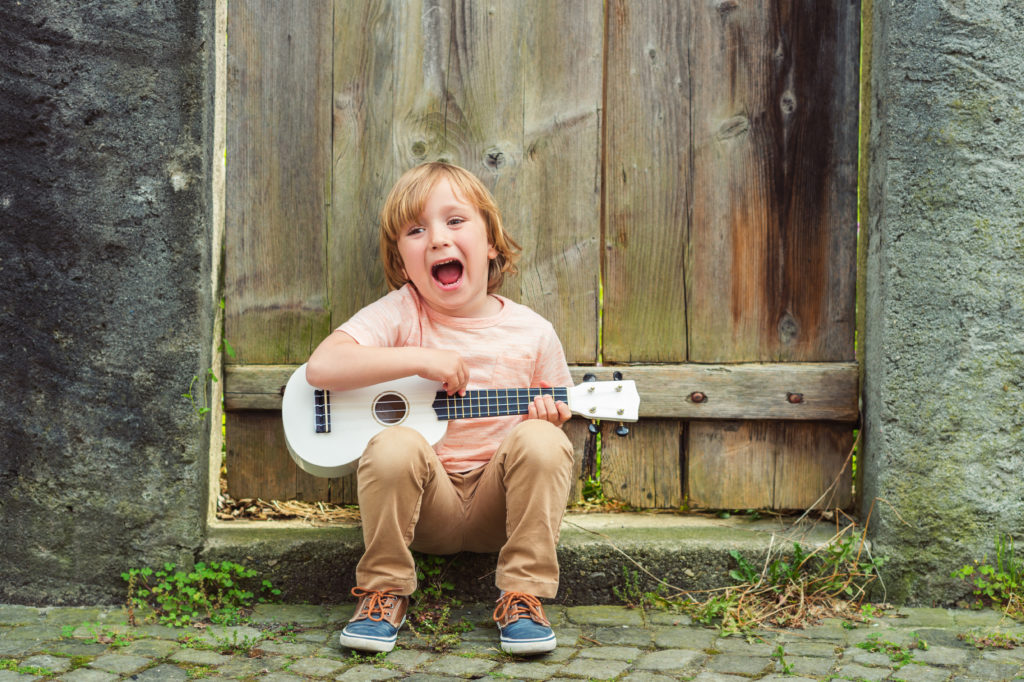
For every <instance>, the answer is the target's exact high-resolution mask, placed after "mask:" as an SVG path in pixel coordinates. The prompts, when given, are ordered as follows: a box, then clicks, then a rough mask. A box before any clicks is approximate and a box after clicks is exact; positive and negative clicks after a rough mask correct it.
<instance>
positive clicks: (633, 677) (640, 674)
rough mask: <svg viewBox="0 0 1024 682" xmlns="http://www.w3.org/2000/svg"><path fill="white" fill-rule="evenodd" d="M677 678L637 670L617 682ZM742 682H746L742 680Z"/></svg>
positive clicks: (665, 681)
mask: <svg viewBox="0 0 1024 682" xmlns="http://www.w3.org/2000/svg"><path fill="white" fill-rule="evenodd" d="M677 679H678V678H676V677H674V676H672V677H670V676H668V675H659V674H658V673H652V672H648V671H646V670H637V671H636V672H632V673H629V674H628V675H626V676H625V677H620V678H619V682H675V680H677ZM743 682H747V681H746V680H743Z"/></svg>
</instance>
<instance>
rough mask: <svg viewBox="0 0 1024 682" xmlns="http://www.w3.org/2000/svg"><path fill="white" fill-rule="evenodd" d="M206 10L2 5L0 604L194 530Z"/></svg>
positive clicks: (95, 585) (101, 583)
mask: <svg viewBox="0 0 1024 682" xmlns="http://www.w3.org/2000/svg"><path fill="white" fill-rule="evenodd" d="M210 5H211V2H210V1H209V0H146V2H135V1H134V0H133V1H130V2H129V1H126V0H114V1H112V2H99V3H78V2H62V1H61V0H32V1H31V2H21V3H15V2H5V3H2V4H0V159H2V161H0V290H2V291H3V294H2V296H3V299H2V300H3V309H2V312H0V338H2V343H0V367H3V371H2V372H0V386H2V392H3V396H4V398H3V400H2V401H0V547H2V550H0V602H17V603H41V602H46V603H50V604H70V603H81V602H92V603H95V602H104V601H107V602H110V601H115V600H119V599H122V598H123V594H124V586H123V583H122V581H121V578H120V573H121V571H123V570H125V569H126V568H128V567H130V566H131V565H139V564H141V563H143V562H145V563H148V564H151V565H152V564H155V563H157V562H160V561H164V560H169V561H189V562H190V561H191V560H192V557H193V556H194V555H195V553H196V552H197V550H198V548H199V547H200V545H201V544H202V541H203V536H204V527H203V526H204V519H205V513H206V510H205V505H206V499H205V498H206V485H207V482H206V479H207V463H206V459H207V454H206V453H207V443H208V437H207V435H206V434H207V432H208V431H209V427H208V425H207V424H204V423H203V422H202V421H201V420H199V419H198V418H197V417H196V415H195V414H194V410H193V407H192V405H190V404H189V402H188V401H187V400H185V399H184V398H183V397H182V394H183V393H186V392H188V389H189V385H190V382H191V380H192V377H193V376H198V377H201V378H205V375H206V368H207V367H209V366H210V361H211V359H210V355H211V353H210V352H209V350H208V348H209V346H210V345H211V342H210V339H211V338H212V319H213V315H212V312H211V311H212V310H213V306H212V305H211V291H212V287H211V286H210V283H209V280H210V243H211V239H210V237H209V234H208V231H209V224H210V220H209V205H210V192H209V189H208V188H209V185H210V182H209V178H208V169H209V167H210V152H209V147H210V145H209V143H208V139H209V134H208V131H209V130H210V129H211V128H212V126H211V125H210V123H209V122H208V120H207V116H208V112H209V111H211V109H212V108H211V106H210V102H211V101H212V90H213V87H212V81H211V79H210V77H209V71H210V57H209V52H210V50H211V49H212V45H213V41H212V39H211V36H212V32H211V27H210V24H212V21H213V19H212V16H213V12H212V9H211V7H210ZM193 388H194V389H195V391H196V393H198V394H199V395H200V398H199V399H200V400H201V399H202V398H201V395H202V388H203V381H200V382H198V384H197V385H196V386H195V387H193Z"/></svg>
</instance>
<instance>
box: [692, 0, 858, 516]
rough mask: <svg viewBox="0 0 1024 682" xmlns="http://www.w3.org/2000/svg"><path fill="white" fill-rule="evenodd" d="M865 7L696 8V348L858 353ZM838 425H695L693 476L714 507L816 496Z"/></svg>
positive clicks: (791, 2)
mask: <svg viewBox="0 0 1024 682" xmlns="http://www.w3.org/2000/svg"><path fill="white" fill-rule="evenodd" d="M857 5H858V3H856V2H853V3H831V2H828V3H820V2H814V0H770V1H767V0H766V2H761V3H718V4H716V5H712V4H710V3H694V4H693V5H692V10H693V18H692V22H693V23H692V25H693V31H692V36H693V41H692V44H691V55H692V58H693V63H692V69H693V71H692V72H693V74H694V78H693V81H692V91H691V107H692V112H693V143H692V144H693V176H692V183H693V192H692V222H691V231H690V244H689V250H688V260H687V268H686V269H687V287H686V291H687V306H686V310H687V315H688V335H689V339H688V340H689V345H688V348H689V359H690V360H693V361H698V362H729V363H732V362H744V361H769V360H770V361H850V360H853V358H854V354H853V337H854V300H853V294H854V284H855V282H854V276H855V271H856V265H855V258H854V246H855V239H856V232H855V227H856V218H855V216H856V209H855V201H856V178H855V173H856V153H857V146H856V135H857V106H856V101H857V87H856V83H857V44H858V41H857V34H858V28H857V27H858V23H857V22H858V19H859V16H858V7H857ZM855 385H856V384H854V386H855ZM835 428H836V427H835V426H833V425H817V424H802V425H794V424H792V423H781V422H780V423H776V424H770V423H754V424H746V425H741V426H739V427H738V428H737V430H736V431H733V432H723V433H722V434H720V436H721V439H720V440H717V439H716V436H715V435H714V434H713V431H714V429H715V426H714V425H710V424H706V423H705V424H703V425H701V426H697V425H694V427H693V428H691V429H690V436H689V440H688V443H687V457H688V473H687V476H688V480H689V482H690V483H689V487H690V489H691V491H695V493H694V494H695V495H696V496H697V499H700V500H702V502H701V504H705V505H707V506H712V507H714V506H724V507H730V508H735V507H743V506H777V505H785V506H790V505H792V506H798V505H797V503H798V502H800V501H801V500H804V499H807V498H809V499H810V500H811V501H812V502H813V500H814V499H816V498H817V497H818V495H819V494H820V493H821V492H822V488H821V487H820V486H821V485H825V483H824V482H825V481H831V480H832V479H834V478H835V477H836V476H842V475H845V472H843V471H842V466H843V465H842V461H841V460H842V456H843V455H845V452H842V453H840V451H841V450H842V449H843V443H842V442H840V441H841V439H838V437H833V436H834V434H833V429H835ZM716 448H717V449H716ZM765 453H770V455H771V459H772V462H771V466H772V471H773V477H774V478H773V479H772V480H773V485H772V487H770V488H769V490H770V493H767V494H766V493H765V488H764V485H765V482H764V481H763V480H761V477H760V476H759V473H763V467H765V466H766V462H765V456H766V455H765ZM780 470H781V471H785V472H787V473H786V476H785V477H783V478H780V477H779V473H778V472H779V471H780ZM739 472H745V473H739ZM734 475H739V476H740V477H741V478H740V479H730V480H728V481H726V480H720V479H721V478H722V477H723V476H734ZM702 482H710V483H709V484H708V485H707V486H705V487H702V486H703V485H704V484H703V483H702ZM723 485H724V486H727V487H724V488H723V487H722V486H723ZM816 486H817V487H816ZM712 488H714V489H715V492H712V491H711V489H712ZM701 496H703V497H701ZM758 501H760V502H759V503H758ZM846 501H847V502H848V498H846Z"/></svg>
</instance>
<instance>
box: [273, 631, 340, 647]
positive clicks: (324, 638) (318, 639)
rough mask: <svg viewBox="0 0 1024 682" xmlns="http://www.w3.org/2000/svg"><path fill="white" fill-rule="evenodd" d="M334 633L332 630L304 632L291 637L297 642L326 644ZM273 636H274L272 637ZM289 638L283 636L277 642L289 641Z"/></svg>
mask: <svg viewBox="0 0 1024 682" xmlns="http://www.w3.org/2000/svg"><path fill="white" fill-rule="evenodd" d="M333 634H334V633H333V632H331V631H330V630H320V629H315V630H304V631H302V632H296V633H294V634H293V635H290V637H293V638H294V639H295V641H296V642H308V643H310V644H326V643H327V642H328V641H329V640H330V639H331V635H333ZM272 636H273V635H272ZM288 638H289V636H282V637H281V638H280V639H278V640H276V641H282V640H287V639H288Z"/></svg>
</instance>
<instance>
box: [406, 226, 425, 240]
mask: <svg viewBox="0 0 1024 682" xmlns="http://www.w3.org/2000/svg"><path fill="white" fill-rule="evenodd" d="M420 232H423V228H422V227H420V226H419V225H413V226H412V227H410V228H409V229H408V230H406V231H405V234H406V236H409V237H411V236H412V235H414V234H419V233H420Z"/></svg>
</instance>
